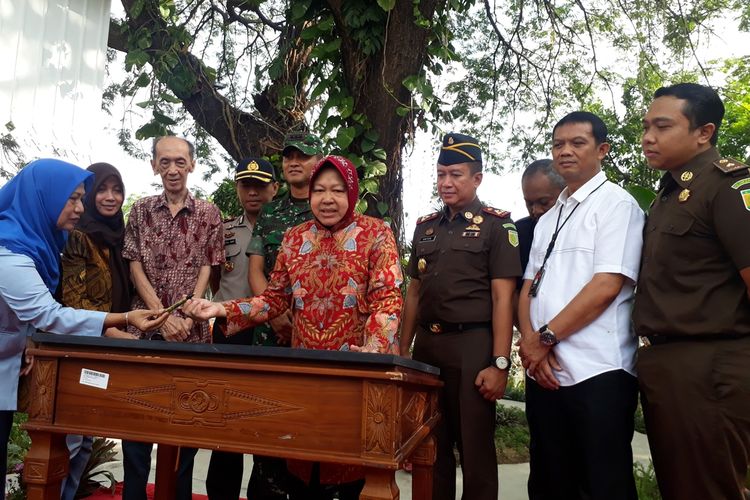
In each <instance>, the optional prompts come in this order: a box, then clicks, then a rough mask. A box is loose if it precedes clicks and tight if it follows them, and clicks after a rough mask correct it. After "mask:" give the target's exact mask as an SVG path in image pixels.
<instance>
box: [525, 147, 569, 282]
mask: <svg viewBox="0 0 750 500" xmlns="http://www.w3.org/2000/svg"><path fill="white" fill-rule="evenodd" d="M563 189H565V179H563V178H562V177H560V174H558V173H557V171H556V170H555V168H554V166H553V165H552V160H550V159H547V158H545V159H542V160H536V161H534V162H531V163H530V164H529V165H527V166H526V169H524V171H523V174H522V175H521V191H523V199H524V201H525V202H526V209H527V210H528V211H529V216H528V217H524V218H523V219H519V220H517V221H516V229H517V230H518V242H519V246H518V250H519V253H520V254H521V270H524V269H526V264H527V263H528V262H529V252H530V251H531V242H532V240H533V239H534V227H536V222H537V221H538V220H539V217H541V216H542V215H544V214H545V213H546V212H547V210H549V209H550V208H552V207H554V206H555V203H556V202H557V197H558V196H560V191H562V190H563ZM521 283H522V280H520V281H519V286H518V288H519V289H520V288H521Z"/></svg>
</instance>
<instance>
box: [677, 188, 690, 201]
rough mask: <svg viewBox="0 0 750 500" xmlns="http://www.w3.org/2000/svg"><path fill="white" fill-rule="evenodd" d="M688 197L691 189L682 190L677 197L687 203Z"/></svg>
mask: <svg viewBox="0 0 750 500" xmlns="http://www.w3.org/2000/svg"><path fill="white" fill-rule="evenodd" d="M688 198H690V190H689V189H683V190H682V191H680V195H679V196H678V197H677V199H678V200H680V203H685V202H686V201H687V200H688Z"/></svg>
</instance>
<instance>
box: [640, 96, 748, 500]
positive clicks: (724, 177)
mask: <svg viewBox="0 0 750 500" xmlns="http://www.w3.org/2000/svg"><path fill="white" fill-rule="evenodd" d="M723 116H724V105H723V103H722V102H721V99H720V98H719V96H718V94H717V93H716V92H715V91H714V90H713V89H711V88H709V87H705V86H702V85H697V84H693V83H679V84H676V85H672V86H670V87H663V88H660V89H659V90H657V91H656V93H655V94H654V101H653V102H652V103H651V107H650V108H649V110H648V112H647V113H646V116H645V117H644V119H643V139H642V145H643V151H644V153H645V155H646V160H647V161H648V163H649V166H651V167H652V168H656V169H658V170H663V171H664V175H663V176H662V179H661V182H660V185H659V192H658V194H657V196H656V200H655V201H654V204H653V205H652V207H651V210H650V214H649V217H648V221H647V223H646V228H645V231H644V248H643V259H642V266H641V273H640V278H639V280H638V288H637V292H636V298H635V307H634V311H633V321H634V325H635V329H636V333H638V334H639V335H641V336H645V337H647V338H648V340H649V342H650V344H651V345H650V346H648V347H643V348H641V349H640V350H639V352H638V364H637V369H638V378H639V383H640V388H641V398H642V403H643V409H644V414H645V418H646V429H647V431H648V438H649V444H650V446H651V453H652V456H653V460H654V468H655V470H656V477H657V480H658V482H659V489H660V491H661V495H662V498H664V500H685V499H693V498H695V499H701V500H719V499H721V500H741V499H744V498H745V495H744V491H743V490H744V479H745V476H746V474H747V467H748V456H750V298H749V297H748V288H749V287H750V170H749V169H748V167H747V166H746V165H744V164H742V163H741V162H739V161H736V160H732V159H729V158H722V157H721V156H720V155H719V152H718V151H717V150H716V147H715V146H716V140H717V137H718V131H719V126H720V125H721V121H722V118H723Z"/></svg>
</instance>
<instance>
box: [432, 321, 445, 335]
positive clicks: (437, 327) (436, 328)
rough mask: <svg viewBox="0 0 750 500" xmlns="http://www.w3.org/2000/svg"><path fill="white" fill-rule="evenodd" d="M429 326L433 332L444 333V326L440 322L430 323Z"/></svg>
mask: <svg viewBox="0 0 750 500" xmlns="http://www.w3.org/2000/svg"><path fill="white" fill-rule="evenodd" d="M429 326H430V331H431V332H432V333H443V326H442V325H441V324H440V323H430V325H429Z"/></svg>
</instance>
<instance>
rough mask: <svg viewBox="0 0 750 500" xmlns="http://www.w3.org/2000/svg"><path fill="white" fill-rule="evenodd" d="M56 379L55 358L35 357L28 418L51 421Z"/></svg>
mask: <svg viewBox="0 0 750 500" xmlns="http://www.w3.org/2000/svg"><path fill="white" fill-rule="evenodd" d="M56 381H57V360H53V359H41V358H37V359H36V361H35V363H34V368H33V370H31V387H30V393H31V394H33V397H31V398H29V401H28V411H29V419H30V420H39V421H42V422H45V423H51V422H52V417H53V415H54V407H55V383H56Z"/></svg>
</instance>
